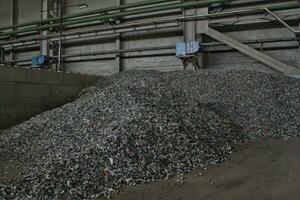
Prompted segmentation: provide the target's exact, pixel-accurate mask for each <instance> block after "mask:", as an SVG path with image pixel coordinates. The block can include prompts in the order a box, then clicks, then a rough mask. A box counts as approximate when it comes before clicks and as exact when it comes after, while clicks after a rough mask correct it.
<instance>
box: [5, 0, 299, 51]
mask: <svg viewBox="0 0 300 200" xmlns="http://www.w3.org/2000/svg"><path fill="white" fill-rule="evenodd" d="M293 6H295V5H294V4H293ZM297 6H299V5H298V4H297ZM279 7H284V8H286V7H287V5H281V6H279ZM279 7H278V6H270V7H269V8H268V9H271V10H273V9H276V10H278V8H279ZM289 8H291V5H290V6H289ZM293 8H295V7H293ZM296 8H297V7H296ZM260 12H264V8H260V9H257V8H255V9H246V10H236V11H231V12H220V13H214V14H206V15H194V16H185V17H173V18H167V19H160V20H156V21H150V20H148V21H142V22H134V23H130V24H122V25H114V26H110V27H101V28H98V29H90V30H83V31H75V32H70V33H66V34H64V35H63V38H62V39H63V40H65V39H66V37H68V36H69V37H70V36H72V35H77V34H78V35H81V36H80V37H81V38H85V37H84V35H83V34H89V33H98V32H104V31H110V30H112V31H113V32H114V33H115V32H117V31H116V30H120V29H126V28H134V27H141V26H148V25H159V24H166V23H172V22H180V21H188V20H207V19H213V18H222V17H230V16H237V15H245V14H255V13H260ZM97 36H99V35H97ZM56 37H58V35H55V34H54V35H48V36H44V37H42V36H38V37H31V38H26V39H22V40H17V41H15V42H13V41H7V42H0V46H5V45H8V44H15V43H18V42H19V43H25V42H27V41H28V42H32V40H42V39H51V38H56ZM87 37H91V36H87ZM52 41H55V39H53V40H52Z"/></svg>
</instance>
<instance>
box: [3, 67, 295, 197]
mask: <svg viewBox="0 0 300 200" xmlns="http://www.w3.org/2000/svg"><path fill="white" fill-rule="evenodd" d="M299 113H300V80H298V79H294V78H288V77H285V76H281V75H272V74H264V73H259V72H250V71H239V72H237V71H232V72H215V71H202V72H195V71H178V72H155V71H128V72H123V73H121V74H118V75H114V76H111V77H107V78H102V79H100V80H99V81H98V82H97V83H96V84H95V85H94V86H92V87H89V88H87V89H86V90H84V91H83V92H82V93H81V94H80V96H79V97H78V99H77V100H75V101H74V102H72V103H69V104H66V105H64V106H62V107H60V108H57V109H54V110H51V111H48V112H45V113H42V114H40V115H38V116H36V117H33V118H32V119H30V120H29V121H26V122H24V123H22V124H20V125H17V126H15V127H13V128H11V129H9V130H5V131H3V133H2V134H1V135H0V153H1V154H3V155H4V154H8V155H17V156H16V158H13V156H12V158H11V159H12V160H13V159H15V160H17V161H18V162H19V163H22V164H23V165H24V167H23V172H22V174H19V176H18V178H15V179H11V180H5V181H1V182H0V199H94V198H97V197H110V196H111V195H113V194H114V193H115V192H117V191H118V189H120V188H121V187H123V186H130V185H135V184H139V183H148V182H151V181H155V180H159V179H167V178H170V177H174V176H176V175H177V174H182V173H187V172H190V171H191V170H193V169H195V168H201V167H205V166H209V165H214V164H217V163H220V162H223V161H226V160H228V159H229V157H230V154H231V153H232V152H234V151H236V150H237V146H240V145H239V144H241V143H243V142H244V141H252V140H255V139H258V138H267V139H280V138H282V139H290V138H295V137H297V136H299V134H300V122H299Z"/></svg>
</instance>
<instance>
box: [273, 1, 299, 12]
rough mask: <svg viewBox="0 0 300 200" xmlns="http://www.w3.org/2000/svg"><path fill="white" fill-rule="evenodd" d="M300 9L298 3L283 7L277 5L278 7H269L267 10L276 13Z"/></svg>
mask: <svg viewBox="0 0 300 200" xmlns="http://www.w3.org/2000/svg"><path fill="white" fill-rule="evenodd" d="M296 8H300V2H299V3H297V2H295V3H287V4H284V5H279V6H269V7H268V9H269V10H271V11H276V10H289V9H296Z"/></svg>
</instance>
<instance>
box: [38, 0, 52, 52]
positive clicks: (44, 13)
mask: <svg viewBox="0 0 300 200" xmlns="http://www.w3.org/2000/svg"><path fill="white" fill-rule="evenodd" d="M49 1H50V0H41V5H42V8H41V18H42V20H45V19H48V18H49V13H50V2H49ZM48 34H49V33H48V30H45V31H42V33H41V35H42V36H47V35H48ZM40 54H41V55H45V56H49V43H48V40H46V39H43V40H41V43H40Z"/></svg>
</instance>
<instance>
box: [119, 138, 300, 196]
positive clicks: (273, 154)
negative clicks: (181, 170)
mask: <svg viewBox="0 0 300 200" xmlns="http://www.w3.org/2000/svg"><path fill="white" fill-rule="evenodd" d="M243 149H244V150H242V151H241V152H237V153H235V154H234V155H233V157H232V159H231V160H230V161H228V162H225V163H223V164H220V165H219V166H214V167H210V168H208V169H207V170H198V171H195V172H193V173H191V174H188V175H186V176H184V177H183V183H182V182H181V181H180V180H181V178H180V177H177V178H176V179H177V180H176V179H174V180H170V181H159V182H155V183H152V184H147V185H139V186H136V187H132V188H126V189H124V190H123V191H122V192H121V194H119V195H118V196H116V197H115V198H113V200H150V199H151V200H299V199H300V139H297V140H293V141H272V142H256V143H255V144H251V145H246V147H245V146H244V147H243Z"/></svg>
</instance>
